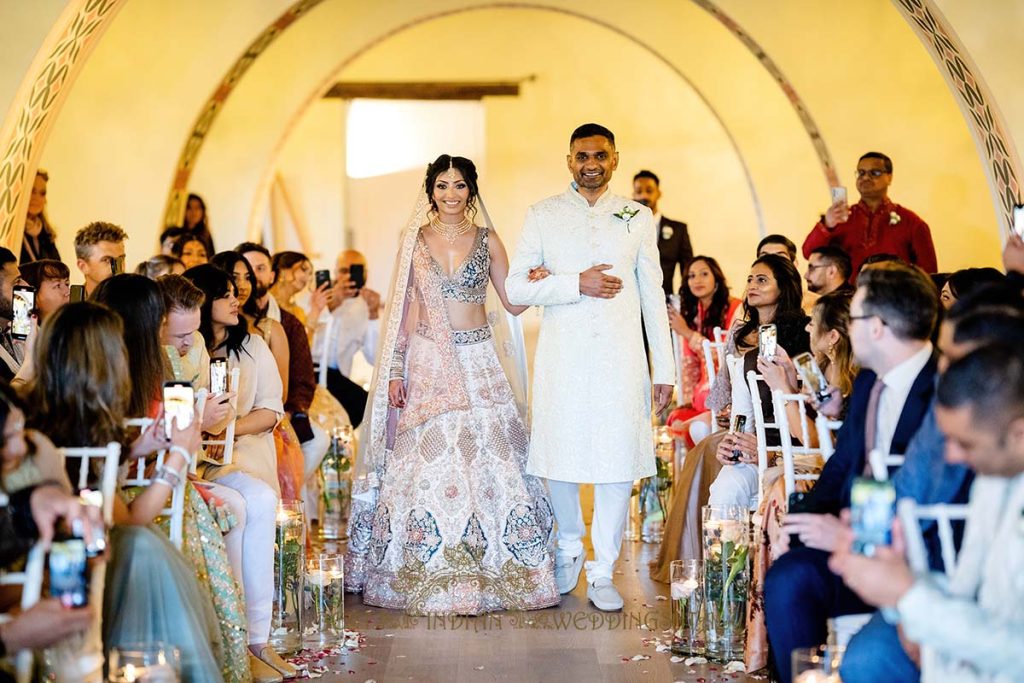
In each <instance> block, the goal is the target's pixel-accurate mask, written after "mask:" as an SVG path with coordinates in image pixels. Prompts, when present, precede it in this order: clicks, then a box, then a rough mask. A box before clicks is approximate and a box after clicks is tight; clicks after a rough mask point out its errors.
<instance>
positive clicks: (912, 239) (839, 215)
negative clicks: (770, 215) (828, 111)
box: [804, 152, 939, 273]
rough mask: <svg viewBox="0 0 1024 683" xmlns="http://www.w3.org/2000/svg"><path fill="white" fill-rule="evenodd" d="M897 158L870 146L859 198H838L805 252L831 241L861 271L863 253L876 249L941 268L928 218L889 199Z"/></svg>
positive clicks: (860, 169)
mask: <svg viewBox="0 0 1024 683" xmlns="http://www.w3.org/2000/svg"><path fill="white" fill-rule="evenodd" d="M891 183H892V159H890V158H889V157H887V156H886V155H884V154H882V153H881V152H868V153H867V154H865V155H863V156H862V157H861V158H860V159H859V160H858V161H857V192H858V193H859V194H860V201H859V202H857V203H856V204H854V205H853V206H852V207H851V206H848V205H847V203H846V201H845V200H844V201H840V202H836V203H835V204H833V205H832V206H830V207H829V208H828V211H826V212H825V217H824V219H823V220H820V221H818V223H817V225H815V226H814V229H813V230H811V232H810V234H809V235H807V239H805V240H804V256H810V255H811V252H812V251H814V249H815V248H817V247H822V246H825V245H827V244H830V245H833V246H837V247H840V248H841V249H843V251H845V252H846V253H847V254H849V255H850V260H851V261H852V263H853V269H852V272H854V273H858V272H860V267H861V264H862V263H864V259H866V258H867V257H868V256H871V255H872V254H879V253H886V254H894V255H895V256H898V257H900V258H901V259H903V260H904V261H906V262H907V263H912V264H914V265H915V266H919V267H920V268H921V269H922V270H924V271H925V272H926V273H934V272H936V271H937V270H938V269H939V268H938V263H937V261H936V259H935V245H934V244H932V233H931V230H929V228H928V224H927V223H925V222H924V221H923V220H921V218H920V217H919V216H918V215H917V214H916V213H914V212H913V211H911V210H910V209H908V208H906V207H903V206H900V205H899V204H896V203H894V202H893V201H892V200H890V199H889V185H890V184H891Z"/></svg>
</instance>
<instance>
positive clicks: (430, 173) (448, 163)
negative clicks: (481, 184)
mask: <svg viewBox="0 0 1024 683" xmlns="http://www.w3.org/2000/svg"><path fill="white" fill-rule="evenodd" d="M449 168H454V169H455V170H456V171H458V172H459V173H461V174H462V178H463V180H465V181H466V185H467V186H468V187H469V198H468V199H467V200H466V211H467V212H468V213H469V215H470V216H475V215H476V196H477V193H478V192H479V190H478V189H477V184H476V182H477V176H476V164H474V163H473V162H472V161H470V160H469V159H467V158H466V157H453V156H451V155H448V154H442V155H441V156H439V157H438V158H436V159H434V162H433V163H432V164H430V165H429V166H427V179H426V180H425V181H424V185H423V189H424V190H426V193H427V200H428V201H429V202H430V208H431V209H433V210H434V211H437V204H436V203H435V202H434V183H436V182H437V177H438V176H440V175H442V174H443V173H445V172H446V171H447V170H448V169H449Z"/></svg>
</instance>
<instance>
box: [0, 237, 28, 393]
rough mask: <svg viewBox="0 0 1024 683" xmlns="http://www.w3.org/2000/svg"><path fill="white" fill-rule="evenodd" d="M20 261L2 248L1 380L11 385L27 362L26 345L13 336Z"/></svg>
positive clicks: (0, 265)
mask: <svg viewBox="0 0 1024 683" xmlns="http://www.w3.org/2000/svg"><path fill="white" fill-rule="evenodd" d="M19 277H20V276H19V274H18V260H17V259H16V258H15V257H14V252H12V251H11V250H10V249H5V248H3V247H0V361H2V362H0V379H2V380H3V381H4V382H6V383H10V381H11V380H12V379H14V376H15V375H16V374H17V373H18V370H20V369H21V365H22V363H24V362H25V344H24V342H21V341H18V340H16V339H14V337H12V336H11V322H12V321H13V320H14V285H15V284H16V282H17V280H18V278H19Z"/></svg>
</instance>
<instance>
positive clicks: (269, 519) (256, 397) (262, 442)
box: [184, 264, 295, 676]
mask: <svg viewBox="0 0 1024 683" xmlns="http://www.w3.org/2000/svg"><path fill="white" fill-rule="evenodd" d="M184 277H185V278H186V279H188V280H190V281H191V282H192V284H194V285H195V286H196V287H198V288H199V289H200V290H202V292H203V294H204V295H205V301H204V302H203V305H202V308H201V309H200V311H201V317H200V327H199V332H200V334H202V336H203V339H204V340H205V341H206V349H207V351H208V352H209V354H210V356H211V357H213V358H226V359H227V361H228V371H229V372H230V371H231V370H233V369H234V368H236V367H237V368H238V369H239V371H240V372H239V385H238V387H237V389H236V391H237V394H238V405H237V421H236V422H235V445H234V458H233V463H232V464H231V465H228V466H218V465H211V466H209V467H207V468H206V470H205V473H204V476H205V477H206V478H208V479H210V480H212V481H214V482H216V483H218V484H221V485H223V486H226V487H228V488H231V489H234V490H236V491H238V492H239V493H241V494H242V497H243V498H244V499H245V506H246V512H245V516H246V522H245V532H244V534H245V535H244V539H243V546H242V547H243V556H244V560H245V561H244V564H243V567H242V583H243V585H244V592H245V600H246V616H247V618H248V622H249V650H250V652H252V654H253V655H254V656H255V657H257V658H259V659H260V660H262V661H263V662H264V663H265V664H268V665H269V666H270V667H272V668H274V669H276V670H277V671H278V672H279V673H280V674H281V675H283V676H294V675H295V667H293V666H292V665H291V664H289V663H288V662H285V661H284V660H283V659H281V657H280V655H278V654H277V653H276V652H275V651H274V650H273V648H271V647H270V646H269V645H268V640H269V639H270V620H271V614H272V606H273V596H274V581H273V576H274V573H273V572H274V518H275V515H276V509H277V503H278V500H279V497H280V494H279V491H280V484H279V483H278V478H277V451H276V448H275V446H274V436H273V430H274V427H276V426H277V423H278V420H280V418H281V416H282V414H283V413H284V405H283V403H282V401H281V396H282V394H283V392H284V387H283V386H282V384H281V375H280V374H279V372H278V369H277V363H276V362H275V360H274V356H273V355H272V354H271V352H270V349H269V348H268V347H267V344H266V342H264V341H263V338H262V337H261V336H260V335H259V334H250V333H249V328H248V323H247V322H246V320H245V318H244V317H242V316H241V315H239V306H238V298H237V292H238V288H237V286H236V285H235V282H234V279H233V278H232V276H230V275H228V274H227V273H225V272H224V271H223V270H221V269H220V268H217V267H216V266H213V265H209V264H207V265H202V266H196V267H195V268H189V269H188V270H187V271H185V276H184Z"/></svg>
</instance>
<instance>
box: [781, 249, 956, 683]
mask: <svg viewBox="0 0 1024 683" xmlns="http://www.w3.org/2000/svg"><path fill="white" fill-rule="evenodd" d="M938 305H939V301H938V295H937V293H936V291H935V287H934V286H933V285H932V282H931V279H929V277H928V276H927V275H926V274H925V273H924V272H923V271H921V270H920V269H919V268H915V267H913V266H907V265H899V264H884V265H875V266H872V267H871V268H866V269H865V270H864V271H863V272H862V273H861V274H860V276H858V278H857V292H856V294H854V297H853V301H852V302H851V304H850V328H849V329H850V341H851V343H852V345H853V352H854V357H855V358H856V360H857V362H858V363H859V365H860V366H861V368H862V369H861V371H860V373H859V374H858V375H857V379H856V381H855V382H854V386H853V391H852V394H851V398H850V406H849V409H848V410H847V414H846V419H845V420H844V421H843V426H842V427H841V428H840V430H839V433H838V435H837V437H836V450H835V453H834V454H833V455H832V457H831V458H829V461H828V462H827V463H826V464H825V467H824V469H823V470H822V472H821V476H820V478H819V479H818V481H817V483H816V484H815V485H814V488H813V489H811V491H810V493H809V494H808V497H807V499H806V503H807V507H808V509H810V510H813V511H814V512H813V513H801V514H789V515H787V516H786V518H785V523H784V526H783V529H782V532H783V536H782V537H781V539H782V540H783V541H784V540H785V539H786V535H788V534H794V535H796V536H797V537H798V538H799V540H800V542H801V543H802V546H801V547H796V548H791V549H790V550H789V551H788V552H786V553H785V554H783V555H781V556H780V557H779V558H778V560H777V561H776V562H775V564H773V565H772V567H771V569H769V570H768V575H767V577H766V579H765V589H764V601H765V622H766V623H767V625H768V639H769V642H770V643H771V647H772V652H773V660H774V662H775V667H776V670H777V672H778V673H779V676H780V678H781V680H789V679H790V677H791V676H790V661H789V656H788V654H787V653H790V652H792V651H793V650H794V649H795V648H798V647H813V646H815V645H818V644H820V643H823V642H824V641H825V635H826V622H827V619H828V618H829V617H831V616H839V615H843V614H855V613H859V612H866V611H870V610H868V609H867V607H866V606H865V605H864V603H863V602H861V600H860V599H859V598H857V596H855V595H854V594H853V593H852V592H851V591H849V590H848V589H846V588H845V587H844V586H843V585H842V583H841V582H840V581H839V579H838V578H837V577H836V576H835V575H834V574H833V573H832V572H831V571H829V569H828V566H827V560H828V554H829V553H831V552H832V551H833V550H834V549H835V547H836V542H837V539H838V535H839V531H840V529H842V523H841V522H840V521H839V519H838V514H839V511H840V510H841V509H842V508H844V507H847V506H848V505H849V496H850V488H851V486H852V482H853V480H854V479H855V478H856V477H858V476H861V475H862V474H863V473H864V471H865V464H866V462H867V454H868V452H869V451H871V450H872V449H875V448H877V449H879V450H881V451H882V452H883V453H890V454H894V455H898V454H904V453H905V452H906V451H907V445H908V444H909V443H910V440H911V438H912V437H913V436H914V434H915V433H916V432H917V430H918V427H919V426H920V425H921V422H922V420H923V419H924V417H925V415H926V414H927V412H928V406H929V403H930V401H931V398H932V394H933V393H934V388H935V375H936V369H937V365H938V358H937V356H936V355H935V353H934V349H933V347H932V344H931V342H930V341H929V339H930V337H931V335H932V331H933V329H934V327H935V319H936V316H937V313H938Z"/></svg>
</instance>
